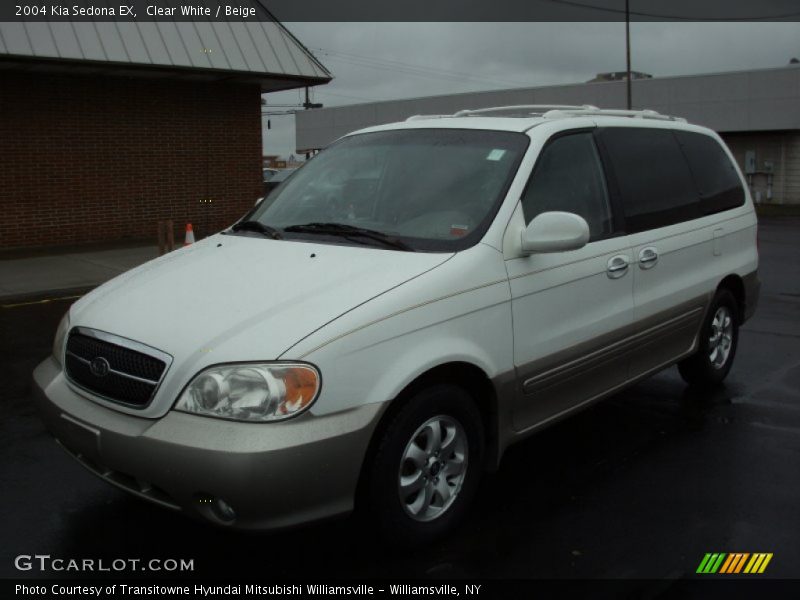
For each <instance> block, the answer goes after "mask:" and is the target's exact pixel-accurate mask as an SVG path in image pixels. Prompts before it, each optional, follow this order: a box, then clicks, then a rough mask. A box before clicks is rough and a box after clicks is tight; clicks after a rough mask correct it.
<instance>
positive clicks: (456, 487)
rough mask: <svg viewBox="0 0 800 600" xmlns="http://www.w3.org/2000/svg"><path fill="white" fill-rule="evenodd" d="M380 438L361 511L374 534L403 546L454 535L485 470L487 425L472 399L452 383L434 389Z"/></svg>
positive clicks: (409, 405)
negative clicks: (483, 422)
mask: <svg viewBox="0 0 800 600" xmlns="http://www.w3.org/2000/svg"><path fill="white" fill-rule="evenodd" d="M436 432H438V434H439V439H440V441H441V443H440V444H438V445H437V443H436ZM380 435H381V437H380V438H379V439H378V440H377V450H376V451H375V454H374V455H373V458H372V462H371V463H370V464H368V465H367V470H366V472H365V473H366V475H367V481H366V484H365V486H364V488H363V494H362V498H361V506H360V509H361V511H362V516H365V517H366V518H367V524H368V526H369V527H370V529H371V530H372V531H374V532H376V533H377V534H379V535H380V536H381V537H382V538H383V539H384V540H385V541H387V542H389V543H390V544H393V545H396V546H401V547H408V546H415V545H420V544H426V543H429V542H431V541H433V540H435V539H437V538H439V537H441V536H442V535H444V534H445V533H446V532H448V531H450V530H452V528H453V527H454V526H455V525H456V524H457V523H458V522H459V521H461V519H462V518H463V517H464V516H465V514H466V513H467V510H468V508H469V505H470V504H471V502H472V500H473V498H474V496H475V492H476V491H477V489H478V483H479V480H480V476H481V472H482V470H483V456H484V436H483V426H482V420H481V415H480V413H479V412H478V409H477V407H476V406H475V401H474V400H473V399H472V397H471V396H470V395H469V394H468V393H467V392H466V391H464V390H463V389H461V388H460V387H457V386H454V385H450V384H435V385H432V386H430V387H427V388H425V389H423V390H421V391H419V392H417V393H416V394H414V395H413V396H412V397H410V398H409V399H408V401H407V402H406V403H404V405H403V406H402V408H401V409H400V410H399V411H398V412H397V414H395V415H394V417H393V418H392V420H391V421H390V422H389V424H388V425H387V427H386V428H385V429H384V430H383V432H382V434H380Z"/></svg>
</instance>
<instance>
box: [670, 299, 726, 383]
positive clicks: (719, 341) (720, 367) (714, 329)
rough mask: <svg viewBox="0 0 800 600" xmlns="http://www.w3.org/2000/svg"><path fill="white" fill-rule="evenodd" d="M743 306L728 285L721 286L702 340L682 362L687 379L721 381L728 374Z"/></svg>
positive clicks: (709, 313)
mask: <svg viewBox="0 0 800 600" xmlns="http://www.w3.org/2000/svg"><path fill="white" fill-rule="evenodd" d="M738 311H739V307H738V304H737V302H736V298H735V297H734V296H733V294H732V293H731V292H730V291H728V290H727V289H721V290H718V291H717V293H716V295H715V296H714V299H713V300H712V302H711V308H710V309H709V311H708V315H707V316H706V321H705V322H704V323H703V328H702V329H701V331H700V343H699V345H698V348H697V352H695V353H694V354H693V355H692V356H690V357H689V358H687V359H685V360H683V361H681V362H680V363H679V364H678V370H679V371H680V374H681V377H683V379H684V381H686V382H687V383H690V384H693V385H701V386H714V385H719V384H720V383H722V381H723V380H724V379H725V377H726V376H727V375H728V372H729V371H730V370H731V366H732V365H733V359H734V357H735V356H736V347H737V345H738V342H739V320H738V314H739V312H738Z"/></svg>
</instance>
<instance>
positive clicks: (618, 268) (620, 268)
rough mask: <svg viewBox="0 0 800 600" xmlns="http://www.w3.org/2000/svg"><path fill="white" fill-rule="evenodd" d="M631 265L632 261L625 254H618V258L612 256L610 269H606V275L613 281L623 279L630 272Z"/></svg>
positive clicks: (609, 260)
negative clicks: (629, 266)
mask: <svg viewBox="0 0 800 600" xmlns="http://www.w3.org/2000/svg"><path fill="white" fill-rule="evenodd" d="M629 264H630V259H629V258H628V257H627V255H625V254H617V255H616V256H612V257H611V258H609V259H608V267H607V268H606V273H607V274H608V276H609V277H610V278H611V279H617V278H618V277H622V276H623V275H625V273H627V272H628V265H629Z"/></svg>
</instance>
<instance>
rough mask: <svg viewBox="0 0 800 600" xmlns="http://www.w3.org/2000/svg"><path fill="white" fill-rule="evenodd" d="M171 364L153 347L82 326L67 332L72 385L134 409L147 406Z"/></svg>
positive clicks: (67, 363)
mask: <svg viewBox="0 0 800 600" xmlns="http://www.w3.org/2000/svg"><path fill="white" fill-rule="evenodd" d="M171 361H172V357H170V356H169V355H168V354H165V353H163V352H161V351H159V350H156V349H155V348H150V347H149V346H145V345H144V344H140V343H138V342H134V341H132V340H128V339H126V338H122V337H119V336H115V335H112V334H109V333H105V332H102V331H97V330H94V329H88V328H85V327H75V328H73V329H72V330H71V331H70V333H69V337H68V338H67V347H66V352H65V356H64V366H65V371H66V375H67V377H68V378H69V380H70V381H71V382H72V383H74V384H76V385H78V386H79V387H81V388H83V389H85V390H86V391H88V392H91V393H92V394H95V395H98V396H100V397H102V398H104V399H106V400H110V401H112V402H117V403H119V404H125V405H127V406H132V407H135V408H144V407H145V406H147V405H148V404H149V403H150V401H151V400H152V399H153V395H154V394H155V391H156V389H158V385H159V384H160V383H161V380H162V378H163V377H164V373H165V372H166V370H167V368H168V367H169V364H170V362H171Z"/></svg>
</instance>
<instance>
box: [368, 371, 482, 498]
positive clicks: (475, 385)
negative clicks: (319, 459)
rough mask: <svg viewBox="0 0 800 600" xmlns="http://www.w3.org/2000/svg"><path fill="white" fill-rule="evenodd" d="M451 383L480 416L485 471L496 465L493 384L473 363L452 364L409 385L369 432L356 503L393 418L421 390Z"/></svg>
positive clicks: (426, 373)
mask: <svg viewBox="0 0 800 600" xmlns="http://www.w3.org/2000/svg"><path fill="white" fill-rule="evenodd" d="M438 383H450V384H454V385H457V386H459V387H461V388H462V389H464V391H465V392H467V393H468V394H469V395H470V396H471V397H472V399H473V400H474V401H475V406H476V407H477V409H478V412H479V413H480V415H481V422H482V425H483V434H484V442H485V448H484V450H485V457H484V465H485V468H488V469H491V468H494V466H495V465H496V464H497V459H498V457H497V453H498V414H497V410H498V409H497V392H496V390H495V387H494V385H493V383H492V380H491V379H490V378H489V376H488V375H487V374H486V372H485V371H484V370H483V369H482V368H480V367H479V366H477V365H476V364H474V363H470V362H466V361H451V362H446V363H442V364H439V365H437V366H435V367H432V368H429V369H428V370H426V371H425V372H423V373H421V374H420V375H418V376H417V377H416V378H415V379H413V380H412V381H411V382H410V383H408V384H407V385H406V386H405V387H404V388H403V389H402V390H401V391H400V393H398V394H397V395H396V396H395V397H394V398H393V399H392V400H390V401H389V402H388V406H387V407H386V409H385V410H384V411H383V414H382V415H381V418H380V420H379V421H378V424H377V425H376V426H375V429H374V430H373V432H372V436H371V437H370V441H369V444H368V446H367V451H366V453H365V454H364V459H363V462H362V464H361V472H360V474H359V478H358V486H357V493H356V502H358V499H359V498H360V497H362V496H363V494H362V491H363V488H364V485H365V483H366V479H367V475H368V471H369V466H370V464H371V463H372V460H373V458H374V456H375V453H376V451H377V449H378V446H379V442H380V440H381V439H382V438H383V434H384V433H385V432H386V428H387V427H388V426H389V424H390V423H391V422H392V421H393V420H394V417H395V415H396V414H397V413H398V412H399V411H400V410H401V409H402V407H403V406H404V405H405V404H406V403H407V402H408V401H409V400H410V399H411V398H412V397H413V396H414V395H415V394H416V393H417V392H419V391H421V390H422V389H424V388H426V387H429V386H432V385H435V384H438Z"/></svg>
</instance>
